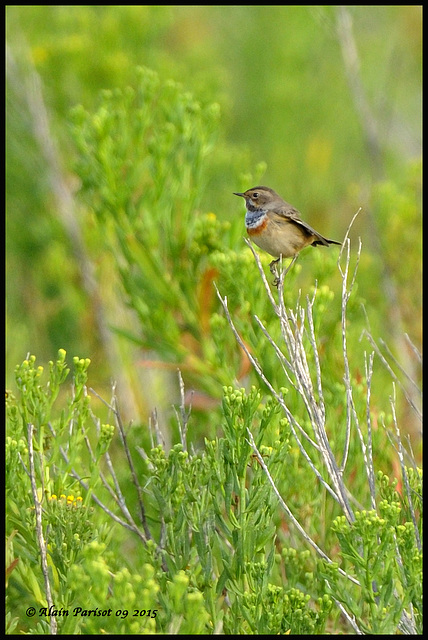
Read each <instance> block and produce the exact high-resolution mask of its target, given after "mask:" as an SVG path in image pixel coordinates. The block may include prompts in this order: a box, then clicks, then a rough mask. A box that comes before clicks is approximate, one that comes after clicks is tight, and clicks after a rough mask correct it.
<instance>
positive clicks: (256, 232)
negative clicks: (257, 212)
mask: <svg viewBox="0 0 428 640" xmlns="http://www.w3.org/2000/svg"><path fill="white" fill-rule="evenodd" d="M267 225H268V218H267V216H265V217H264V219H263V221H262V222H261V223H260V224H258V225H257V226H256V227H247V233H248V235H249V236H258V235H259V234H260V233H263V230H264V229H266V227H267Z"/></svg>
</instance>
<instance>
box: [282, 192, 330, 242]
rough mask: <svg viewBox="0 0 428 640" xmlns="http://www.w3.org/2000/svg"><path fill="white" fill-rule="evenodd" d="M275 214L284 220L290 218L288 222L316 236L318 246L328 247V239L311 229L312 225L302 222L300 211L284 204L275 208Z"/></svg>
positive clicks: (286, 203)
mask: <svg viewBox="0 0 428 640" xmlns="http://www.w3.org/2000/svg"><path fill="white" fill-rule="evenodd" d="M274 213H276V215H278V216H280V217H282V218H288V220H290V221H293V222H295V223H296V224H298V225H299V226H300V227H302V228H303V229H305V231H307V232H308V233H309V234H311V235H313V236H315V237H316V242H317V244H318V243H320V244H324V245H327V246H328V244H329V241H328V240H327V238H324V236H322V235H321V234H320V233H318V231H315V229H314V228H313V227H311V225H309V224H308V223H307V222H305V221H304V220H302V218H301V217H300V211H298V210H297V209H295V208H294V207H293V206H292V205H291V204H289V203H288V202H284V203H283V204H282V205H281V206H280V207H277V208H275V210H274Z"/></svg>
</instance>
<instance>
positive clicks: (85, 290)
mask: <svg viewBox="0 0 428 640" xmlns="http://www.w3.org/2000/svg"><path fill="white" fill-rule="evenodd" d="M421 21H422V8H421V6H357V7H347V8H344V9H340V8H339V7H329V6H313V7H311V6H308V7H306V6H305V7H304V6H178V7H172V6H123V7H117V6H116V7H113V6H74V7H73V6H64V7H63V6H32V7H31V6H30V7H25V6H22V7H20V6H14V7H7V10H6V31H7V95H6V97H7V114H6V115H7V131H6V133H7V140H6V144H7V146H6V149H7V155H6V204H7V217H6V251H7V264H6V266H7V275H6V287H7V289H6V293H7V334H6V356H7V367H6V384H7V386H8V387H11V388H13V386H14V382H13V369H14V366H15V364H17V363H18V362H20V361H22V359H23V358H25V356H26V355H27V353H28V352H31V353H34V354H36V355H37V358H38V361H39V362H40V363H42V364H43V363H45V362H47V361H48V360H50V359H54V358H55V356H56V353H57V351H58V349H59V348H64V349H66V351H67V353H68V354H69V356H70V357H71V356H74V355H79V356H81V357H90V358H91V360H92V362H93V367H92V372H91V377H92V380H93V384H94V386H95V387H96V388H97V389H98V390H99V389H103V388H105V389H108V388H109V381H110V379H111V378H117V377H120V376H121V371H122V373H123V375H124V379H125V382H124V386H125V387H126V386H127V385H129V387H130V388H131V387H132V385H134V392H133V394H130V395H131V396H133V399H132V401H131V403H130V405H131V406H130V409H129V415H130V416H132V415H136V414H137V415H139V416H140V418H141V419H146V418H147V415H148V412H149V411H151V410H152V409H153V404H154V396H153V386H151V384H148V383H147V381H148V380H149V378H150V368H149V376H148V377H147V376H146V377H145V378H144V379H143V385H141V378H139V383H140V387H139V391H136V390H135V384H136V383H135V379H133V377H132V374H131V373H130V371H132V370H133V368H134V367H135V364H136V363H137V366H138V363H139V361H140V359H141V358H143V357H145V358H146V357H147V358H149V359H150V357H151V355H150V354H149V355H147V354H145V355H144V354H143V353H142V352H141V350H140V349H139V348H138V346H134V345H132V343H130V342H129V341H127V340H126V339H124V338H123V337H120V336H118V335H117V334H115V333H111V331H110V330H111V327H112V326H113V325H115V326H116V327H117V326H118V325H121V324H122V323H123V325H128V326H129V325H132V323H133V319H132V315H131V316H130V315H129V311H127V309H126V305H125V304H123V303H122V302H121V298H120V294H119V293H115V292H113V291H112V290H113V289H114V284H115V281H114V274H113V271H114V266H111V267H110V268H111V274H109V264H110V265H111V264H112V262H114V256H111V255H110V256H107V255H106V254H105V252H104V254H102V252H100V251H98V250H97V233H96V230H95V229H94V228H93V227H91V225H94V224H95V222H94V220H93V219H91V218H90V216H88V215H87V212H86V211H85V210H84V208H83V207H81V205H80V203H79V200H78V199H77V197H76V198H75V199H74V197H73V199H72V201H71V202H70V199H69V195H70V194H76V193H77V191H78V188H79V181H78V179H77V177H76V174H75V172H74V169H73V167H74V163H75V161H76V157H77V150H76V146H75V143H74V141H73V139H72V136H71V132H70V122H71V119H70V110H71V109H72V108H73V107H75V106H76V105H79V104H80V105H83V107H84V108H85V109H86V110H88V111H93V110H95V109H96V107H97V105H98V104H99V94H100V91H101V90H104V89H109V90H113V89H115V88H116V87H117V88H121V89H123V88H124V87H126V86H127V85H132V84H134V83H135V68H136V66H138V65H141V66H144V67H147V68H149V69H152V70H154V71H155V72H157V73H158V74H159V77H160V79H161V80H162V81H167V80H168V79H172V80H174V81H177V82H179V83H180V84H181V85H182V87H183V91H188V92H191V93H192V95H193V97H194V99H195V100H196V101H198V102H199V103H200V104H201V105H202V106H208V105H210V104H212V103H216V104H218V105H219V112H220V116H219V120H218V131H217V133H216V138H215V141H214V142H213V148H212V150H211V152H210V160H209V163H207V167H206V168H205V170H204V173H203V178H201V189H200V191H201V193H200V197H199V200H198V211H200V212H202V213H210V212H212V213H214V214H215V216H216V217H217V218H218V219H219V220H220V221H229V222H230V223H231V224H232V232H233V233H232V235H233V234H234V235H233V237H234V238H235V243H236V246H240V243H242V236H243V235H244V228H243V207H242V203H241V202H236V200H237V199H236V198H235V197H234V196H233V195H232V192H233V191H237V190H243V189H247V188H250V187H252V186H255V185H254V184H253V180H255V179H256V176H261V177H260V182H261V183H262V184H266V185H268V186H271V187H273V188H274V189H275V190H277V191H278V192H279V193H280V194H281V195H282V196H283V197H284V198H285V199H286V200H288V201H289V202H291V203H293V205H294V206H296V207H297V208H298V209H299V210H300V211H301V212H302V217H303V218H304V219H305V220H307V221H308V222H309V223H310V224H312V225H313V226H315V227H316V228H317V229H319V230H320V231H321V232H322V233H323V234H325V235H326V236H328V237H331V238H334V239H337V240H341V239H342V238H343V236H344V233H345V231H346V229H347V227H348V224H349V222H350V220H351V218H352V216H353V215H354V213H355V212H356V211H357V209H358V208H359V207H361V208H362V212H361V214H360V216H359V218H358V219H357V222H356V224H355V227H354V228H353V229H352V232H351V239H352V241H353V246H354V248H356V246H357V238H358V237H361V239H362V242H363V254H362V259H361V265H360V271H359V277H358V293H359V296H361V299H362V300H364V304H365V308H366V311H367V314H368V317H369V320H370V326H371V330H372V332H373V334H374V335H375V337H376V338H377V337H379V336H381V337H382V339H383V340H384V341H385V342H386V343H387V344H388V345H389V347H390V348H391V350H392V352H393V353H394V355H395V356H396V357H397V359H398V360H399V361H400V362H402V363H403V366H404V367H405V368H406V370H408V371H409V373H410V374H411V375H412V377H414V378H416V380H417V379H418V377H419V375H420V373H419V370H418V369H417V368H416V369H414V367H413V364H412V362H413V360H412V353H411V352H412V349H411V347H409V345H408V343H407V342H406V341H403V335H404V333H407V334H408V336H409V338H410V339H411V341H412V342H413V344H414V345H415V346H416V347H417V348H418V349H421V245H422V233H421V220H422V214H421V91H422V90H421V49H422V31H421ZM263 163H266V168H265V170H264V169H263ZM258 181H259V180H257V182H258ZM183 188H184V189H185V188H186V187H185V185H183ZM166 196H168V194H166ZM171 198H174V194H171ZM70 208H74V213H73V215H71V214H70ZM67 212H68V213H67ZM76 212H77V213H76ZM82 239H83V244H82ZM82 251H83V253H84V254H85V255H82V253H81V252H82ZM79 252H80V253H79ZM305 255H306V254H305ZM305 259H306V261H307V264H308V265H309V266H308V267H307V268H306V269H307V277H308V278H309V280H311V279H313V278H312V275H313V274H312V273H311V259H312V257H311V258H309V256H308V258H305ZM305 259H304V258H303V257H302V261H301V262H303V261H304V260H305ZM82 261H83V262H82ZM82 264H83V265H86V266H87V267H88V269H89V271H88V270H85V268H83V269H82ZM110 276H111V279H110ZM91 278H95V280H97V279H98V282H99V291H100V292H101V294H100V295H101V296H102V300H101V302H100V301H99V300H95V299H94V296H92V295H91V291H94V290H95V289H94V288H92V289H91V287H92V285H93V283H92V284H91ZM101 280H103V282H101ZM110 285H113V286H110ZM97 291H98V290H97ZM224 293H227V292H224ZM100 314H101V315H102V314H104V316H105V317H103V318H102V319H101V321H100ZM100 322H101V325H102V326H103V327H104V329H105V331H106V333H108V334H109V337H108V339H107V342H106V340H104V339H103V336H102V335H101V334H100ZM109 341H110V342H109ZM106 344H107V345H108V344H109V345H110V347H111V348H110V347H107V348H106ZM154 346H155V345H154ZM106 351H107V352H106ZM114 354H116V355H115V357H113V355H114ZM169 364H171V365H172V366H173V365H174V363H169ZM145 370H147V367H145ZM152 373H153V372H152ZM153 375H156V374H155V373H153ZM146 383H147V384H146ZM157 384H158V385H160V386H161V387H164V386H165V379H164V378H162V377H161V378H160V380H159V382H158V383H157ZM97 385H98V386H97ZM167 394H168V391H167ZM155 395H156V394H155ZM166 403H167V404H168V406H170V404H171V400H170V399H168V401H167V402H166Z"/></svg>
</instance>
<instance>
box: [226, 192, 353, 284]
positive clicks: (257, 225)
mask: <svg viewBox="0 0 428 640" xmlns="http://www.w3.org/2000/svg"><path fill="white" fill-rule="evenodd" d="M234 195H235V196H241V197H242V198H244V199H245V204H246V207H247V211H246V213H245V226H246V228H247V233H248V235H249V236H250V238H251V240H252V241H253V242H254V243H255V244H256V245H257V246H258V247H260V249H263V250H264V251H266V252H267V253H269V254H270V255H271V256H273V257H274V258H276V260H272V262H271V263H270V265H269V267H270V270H271V273H272V274H274V275H275V266H276V264H277V263H278V262H279V260H280V258H281V256H282V257H283V258H294V259H296V257H297V254H298V253H299V251H301V250H302V249H304V248H305V247H307V246H309V245H312V246H313V247H316V246H317V245H323V246H325V247H328V246H329V245H330V244H339V245H340V244H341V243H340V242H336V241H335V240H328V239H327V238H324V236H322V235H321V234H320V233H318V231H315V229H313V228H312V227H311V226H310V225H309V224H308V223H307V222H303V220H302V219H301V217H300V212H299V211H298V210H297V209H295V208H294V207H293V206H292V205H291V204H289V203H288V202H285V200H283V199H282V198H281V196H279V195H278V194H277V193H276V192H275V191H274V190H273V189H270V188H269V187H253V188H252V189H248V191H245V192H244V193H235V194H234ZM290 266H291V265H290ZM278 282H279V280H278V278H276V279H275V282H274V284H275V285H278Z"/></svg>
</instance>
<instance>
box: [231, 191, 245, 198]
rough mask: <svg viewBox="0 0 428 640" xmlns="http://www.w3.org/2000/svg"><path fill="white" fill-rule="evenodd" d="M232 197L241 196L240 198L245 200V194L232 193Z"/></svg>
mask: <svg viewBox="0 0 428 640" xmlns="http://www.w3.org/2000/svg"><path fill="white" fill-rule="evenodd" d="M233 195H234V196H241V198H245V193H235V192H233Z"/></svg>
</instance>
